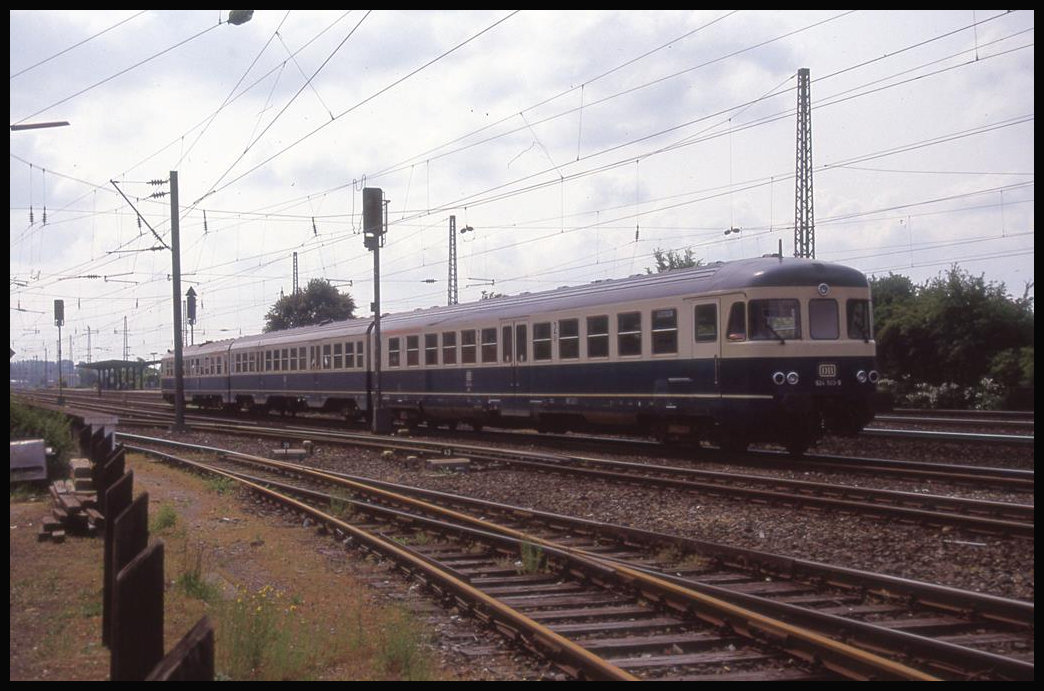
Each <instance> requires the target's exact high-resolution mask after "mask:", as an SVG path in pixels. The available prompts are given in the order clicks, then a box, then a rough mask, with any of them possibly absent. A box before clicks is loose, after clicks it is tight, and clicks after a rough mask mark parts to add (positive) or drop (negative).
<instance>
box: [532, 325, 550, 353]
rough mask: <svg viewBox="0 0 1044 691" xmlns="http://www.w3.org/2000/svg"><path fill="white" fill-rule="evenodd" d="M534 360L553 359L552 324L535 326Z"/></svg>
mask: <svg viewBox="0 0 1044 691" xmlns="http://www.w3.org/2000/svg"><path fill="white" fill-rule="evenodd" d="M533 359H534V360H550V359H551V322H540V323H539V324H533Z"/></svg>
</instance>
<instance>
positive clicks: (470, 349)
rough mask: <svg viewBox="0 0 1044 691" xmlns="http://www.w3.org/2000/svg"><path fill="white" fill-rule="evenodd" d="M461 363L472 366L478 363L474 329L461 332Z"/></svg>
mask: <svg viewBox="0 0 1044 691" xmlns="http://www.w3.org/2000/svg"><path fill="white" fill-rule="evenodd" d="M460 361H461V362H463V363H464V364H465V365H470V364H472V363H474V362H476V360H475V330H474V329H468V330H467V331H461V332H460Z"/></svg>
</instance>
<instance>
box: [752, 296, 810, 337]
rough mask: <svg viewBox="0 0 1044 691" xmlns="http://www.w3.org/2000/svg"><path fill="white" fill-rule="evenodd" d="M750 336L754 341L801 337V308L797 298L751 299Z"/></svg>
mask: <svg viewBox="0 0 1044 691" xmlns="http://www.w3.org/2000/svg"><path fill="white" fill-rule="evenodd" d="M748 313H749V315H750V320H749V323H750V338H751V340H754V341H773V340H775V341H789V340H794V339H798V338H801V308H800V306H799V304H798V301H797V300H793V299H774V300H751V301H750V304H749V309H748Z"/></svg>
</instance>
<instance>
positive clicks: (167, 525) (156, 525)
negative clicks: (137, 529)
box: [149, 504, 178, 533]
mask: <svg viewBox="0 0 1044 691" xmlns="http://www.w3.org/2000/svg"><path fill="white" fill-rule="evenodd" d="M177 523H178V513H177V511H175V510H174V507H173V506H171V505H170V504H160V506H159V508H158V509H157V510H156V515H155V516H153V517H152V520H151V521H150V522H149V532H152V533H160V532H163V531H165V530H169V529H171V528H173V527H174V526H175V525H177Z"/></svg>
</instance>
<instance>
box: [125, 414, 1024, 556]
mask: <svg viewBox="0 0 1044 691" xmlns="http://www.w3.org/2000/svg"><path fill="white" fill-rule="evenodd" d="M131 419H132V418H128V417H124V418H123V421H124V422H125V423H126V422H130V421H131ZM192 424H193V427H194V428H196V429H197V430H202V429H208V428H209V429H213V430H215V431H221V432H231V433H247V434H251V435H261V436H271V437H276V438H279V439H284V440H285V439H291V438H297V439H304V438H310V439H312V440H314V441H323V442H326V443H336V444H350V445H361V446H374V445H378V446H381V447H389V446H390V447H395V448H399V449H403V450H404V451H410V452H413V453H428V454H441V455H456V454H464V455H467V456H468V457H469V458H470V459H471V460H472V461H473V462H478V463H485V464H487V465H490V464H492V465H497V466H510V467H514V468H524V469H529V470H535V471H539V472H550V473H560V474H568V475H572V476H581V477H585V478H588V479H599V480H604V481H609V482H620V483H627V484H644V485H651V486H659V487H665V488H671V489H677V490H683V491H688V492H694V493H701V494H709V495H714V496H728V497H732V498H736V499H741V500H745V501H750V502H754V503H762V504H772V505H778V506H785V507H795V508H801V509H812V510H816V511H820V510H832V511H837V512H840V513H852V514H860V515H871V516H876V517H879V518H883V519H887V520H897V521H904V522H910V523H919V524H925V525H929V526H935V527H958V528H963V529H967V530H970V531H974V532H978V533H983V534H993V535H1013V536H1018V537H1023V538H1027V537H1028V538H1032V537H1033V536H1034V520H1033V518H1034V507H1033V505H1032V504H1021V503H1013V502H998V501H983V500H975V499H964V498H960V497H951V496H946V495H940V494H925V493H919V492H900V491H894V490H881V489H869V488H862V487H855V486H851V485H840V484H835V483H825V482H810V481H803V480H792V479H785V478H779V477H769V476H757V475H748V474H744V475H737V474H735V473H729V472H716V471H706V470H699V469H693V468H682V467H676V466H665V465H658V464H651V463H639V462H630V461H619V460H609V459H604V458H594V457H589V456H580V455H568V454H559V453H549V452H531V451H521V450H515V449H510V450H505V449H501V448H493V447H488V446H480V445H477V444H460V443H459V442H457V443H446V442H440V441H437V440H430V439H429V440H412V439H405V438H392V439H388V438H385V437H375V436H373V435H370V434H352V433H346V432H331V431H328V430H321V429H319V428H315V427H308V428H300V427H297V426H293V427H280V428H269V427H263V426H261V425H253V424H252V425H229V424H228V423H227V422H224V421H221V420H219V421H218V422H216V423H209V422H201V421H199V419H198V418H197V419H195V420H194V421H193V423H192ZM881 467H883V466H881ZM905 470H906V472H908V473H915V472H921V473H930V474H932V476H934V477H938V473H939V472H940V471H939V469H937V468H936V469H932V470H929V469H921V470H919V471H915V470H913V469H911V468H910V467H907V468H906V469H905ZM943 472H945V471H943ZM951 472H952V469H951ZM991 472H992V473H993V475H995V476H996V475H1000V474H1003V473H1000V472H999V471H991ZM961 474H962V475H964V476H965V477H966V478H967V477H968V476H969V475H972V476H974V475H975V472H974V471H971V470H970V469H968V468H964V469H962V471H961ZM1010 475H1011V474H1010V473H1009V476H1010ZM980 477H981V475H980ZM1020 477H1021V480H1022V481H1026V480H1027V477H1026V476H1025V474H1023V475H1021V476H1020ZM969 479H971V478H969Z"/></svg>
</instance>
